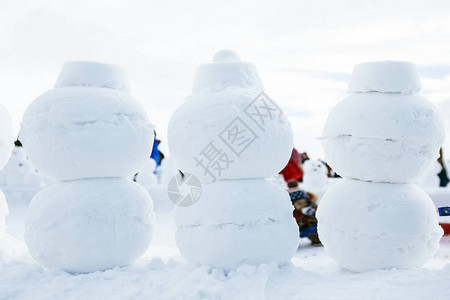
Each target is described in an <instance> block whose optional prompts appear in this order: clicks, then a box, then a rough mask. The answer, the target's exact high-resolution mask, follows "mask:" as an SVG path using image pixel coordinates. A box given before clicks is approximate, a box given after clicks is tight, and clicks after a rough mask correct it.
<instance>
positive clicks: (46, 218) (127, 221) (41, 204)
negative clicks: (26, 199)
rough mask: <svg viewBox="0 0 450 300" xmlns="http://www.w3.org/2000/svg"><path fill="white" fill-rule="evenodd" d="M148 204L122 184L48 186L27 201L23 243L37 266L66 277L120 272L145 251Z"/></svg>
mask: <svg viewBox="0 0 450 300" xmlns="http://www.w3.org/2000/svg"><path fill="white" fill-rule="evenodd" d="M151 210H152V201H151V198H150V196H149V194H148V193H147V192H146V191H145V190H144V189H143V188H142V187H141V186H140V185H138V184H136V183H134V182H132V181H130V180H128V179H121V178H108V179H84V180H83V179H82V180H76V181H69V182H60V183H56V184H53V185H51V186H49V187H47V188H45V189H44V190H42V191H40V192H39V193H38V194H37V195H36V196H35V197H34V198H33V200H32V201H31V203H30V206H29V209H28V213H27V219H26V225H25V241H26V243H27V246H28V249H29V251H30V253H31V255H32V256H33V258H34V259H36V260H37V261H38V262H39V263H41V264H42V265H43V266H45V267H47V268H51V269H60V270H64V271H67V272H70V273H87V272H94V271H101V270H106V269H109V268H113V267H115V266H125V265H128V264H130V263H132V262H134V261H135V260H136V259H138V258H139V257H140V256H141V255H142V254H143V253H144V252H145V251H146V249H147V247H148V245H149V243H150V240H151V236H152V223H151V215H150V214H151Z"/></svg>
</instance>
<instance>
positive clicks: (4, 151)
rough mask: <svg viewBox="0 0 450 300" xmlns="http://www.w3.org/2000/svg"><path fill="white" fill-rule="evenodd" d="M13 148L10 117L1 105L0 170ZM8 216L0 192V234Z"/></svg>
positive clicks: (0, 192) (2, 195)
mask: <svg viewBox="0 0 450 300" xmlns="http://www.w3.org/2000/svg"><path fill="white" fill-rule="evenodd" d="M13 147H14V130H13V124H12V120H11V116H10V115H9V113H8V111H7V110H6V108H5V107H3V105H0V170H2V169H3V167H4V166H5V165H6V163H7V162H8V158H9V157H10V155H11V150H12V148H13ZM7 215H8V205H7V204H6V199H5V195H4V194H3V193H2V191H1V190H0V233H2V232H4V231H5V229H6V227H5V217H6V216H7Z"/></svg>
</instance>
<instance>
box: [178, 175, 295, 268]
mask: <svg viewBox="0 0 450 300" xmlns="http://www.w3.org/2000/svg"><path fill="white" fill-rule="evenodd" d="M175 222H176V224H177V234H176V242H177V246H178V249H179V250H180V253H181V255H182V256H183V257H184V258H186V259H187V260H189V261H191V262H194V263H198V264H205V265H211V266H213V267H216V268H222V269H226V270H231V269H236V268H238V267H239V266H240V265H242V264H251V265H259V264H262V263H270V262H274V263H277V264H279V265H281V264H284V263H286V262H288V261H289V260H290V259H291V257H292V256H293V255H294V253H295V251H296V249H297V247H298V242H299V232H298V226H297V224H296V222H295V220H294V218H293V217H292V205H291V201H290V198H289V195H288V193H287V192H286V191H285V190H284V189H282V188H279V187H277V186H275V185H273V184H271V183H270V182H268V181H265V180H264V179H251V180H226V181H218V182H215V183H211V184H208V185H205V186H204V187H203V190H202V195H201V198H200V199H199V201H198V202H197V203H196V204H195V205H193V206H190V207H184V208H183V207H176V210H175Z"/></svg>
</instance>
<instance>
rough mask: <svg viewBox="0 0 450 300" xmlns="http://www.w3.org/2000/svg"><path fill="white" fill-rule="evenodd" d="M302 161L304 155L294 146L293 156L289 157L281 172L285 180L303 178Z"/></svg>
mask: <svg viewBox="0 0 450 300" xmlns="http://www.w3.org/2000/svg"><path fill="white" fill-rule="evenodd" d="M301 162H302V156H301V154H300V153H298V151H297V150H296V149H295V148H294V149H292V153H291V158H290V159H289V161H288V163H287V165H286V166H285V167H284V169H283V170H281V172H280V174H281V175H283V177H284V181H286V182H289V181H294V180H295V181H298V180H300V179H302V178H303V170H302V168H300V164H301Z"/></svg>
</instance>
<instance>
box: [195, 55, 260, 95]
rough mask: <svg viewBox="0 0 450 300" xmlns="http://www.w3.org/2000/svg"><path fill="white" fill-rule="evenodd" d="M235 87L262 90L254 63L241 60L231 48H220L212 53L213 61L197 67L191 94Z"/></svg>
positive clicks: (215, 91) (214, 91) (220, 90)
mask: <svg viewBox="0 0 450 300" xmlns="http://www.w3.org/2000/svg"><path fill="white" fill-rule="evenodd" d="M236 88H238V89H239V88H242V89H251V90H254V91H256V92H262V91H264V87H263V84H262V81H261V79H260V77H259V75H258V71H257V70H256V67H255V65H253V64H252V63H249V62H243V61H241V60H240V58H239V55H238V54H237V53H235V52H234V51H232V50H221V51H219V52H217V53H216V54H215V55H214V58H213V63H208V64H203V65H200V66H199V67H198V68H197V70H196V72H195V76H194V85H193V88H192V94H194V95H198V94H208V93H217V92H222V91H225V90H227V89H236Z"/></svg>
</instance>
